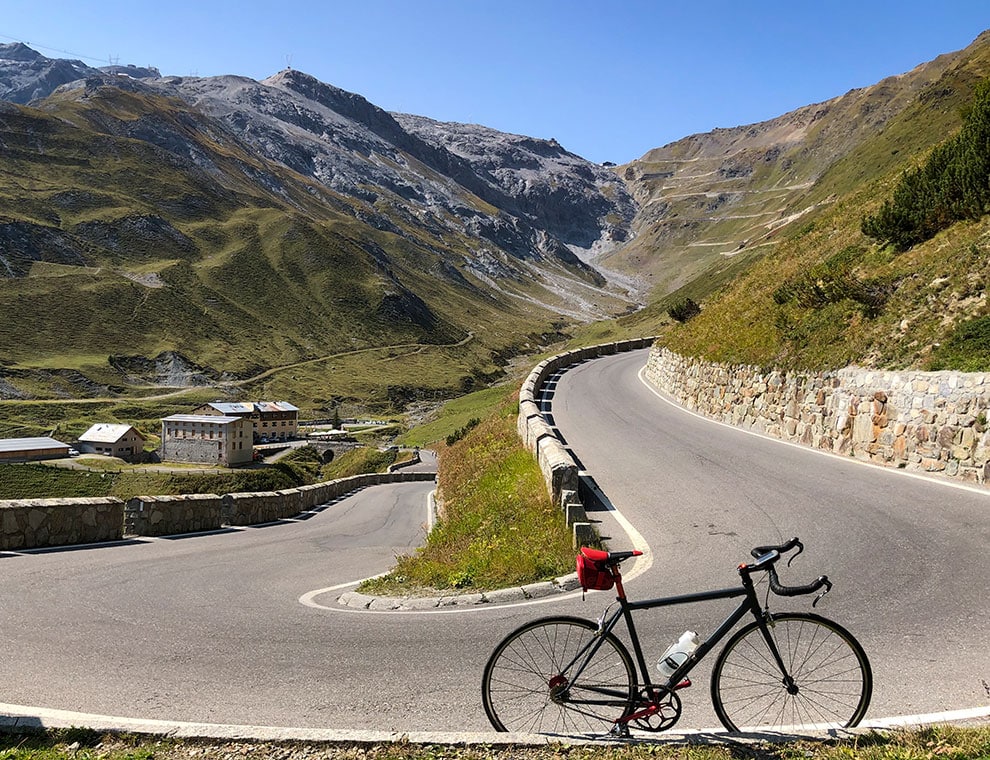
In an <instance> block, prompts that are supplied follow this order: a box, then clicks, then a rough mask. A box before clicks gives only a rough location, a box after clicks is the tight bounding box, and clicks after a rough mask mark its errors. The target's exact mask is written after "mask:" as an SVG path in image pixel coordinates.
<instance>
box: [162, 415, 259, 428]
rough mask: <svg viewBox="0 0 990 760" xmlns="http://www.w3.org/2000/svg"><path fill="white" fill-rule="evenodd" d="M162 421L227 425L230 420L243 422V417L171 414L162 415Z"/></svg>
mask: <svg viewBox="0 0 990 760" xmlns="http://www.w3.org/2000/svg"><path fill="white" fill-rule="evenodd" d="M162 422H202V423H204V424H206V425H229V424H230V423H231V422H244V418H243V417H218V416H217V415H215V414H173V415H172V416H171V417H163V418H162Z"/></svg>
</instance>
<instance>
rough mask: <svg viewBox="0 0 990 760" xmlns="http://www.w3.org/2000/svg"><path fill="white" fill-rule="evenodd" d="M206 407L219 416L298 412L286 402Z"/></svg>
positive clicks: (223, 403) (221, 403) (218, 403)
mask: <svg viewBox="0 0 990 760" xmlns="http://www.w3.org/2000/svg"><path fill="white" fill-rule="evenodd" d="M206 406H209V407H211V408H213V409H216V410H217V411H218V412H220V414H254V413H255V412H298V411H299V407H298V406H293V405H292V404H290V403H289V402H288V401H211V402H209V403H208V404H206Z"/></svg>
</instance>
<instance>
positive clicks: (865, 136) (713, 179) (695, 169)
mask: <svg viewBox="0 0 990 760" xmlns="http://www.w3.org/2000/svg"><path fill="white" fill-rule="evenodd" d="M986 44H987V35H986V34H984V35H982V36H981V37H980V38H979V39H978V40H977V41H976V42H975V43H974V45H973V47H972V48H971V49H970V50H968V51H959V52H957V53H951V54H946V55H943V56H940V57H939V58H937V59H935V60H934V61H930V62H928V63H925V64H922V65H919V66H917V67H916V68H915V69H914V70H912V71H910V72H907V73H905V74H901V75H897V76H892V77H889V78H887V79H884V80H883V81H881V82H879V83H877V84H875V85H872V86H870V87H865V88H862V89H856V90H851V91H850V92H848V93H846V94H845V95H841V96H839V97H836V98H833V99H832V100H829V101H826V102H824V103H817V104H813V105H809V106H805V107H803V108H799V109H797V110H795V111H792V112H790V113H787V114H784V115H782V116H779V117H777V118H774V119H771V120H768V121H764V122H761V123H757V124H748V125H744V126H739V127H733V128H723V129H715V130H712V131H711V132H707V133H704V134H697V135H690V136H688V137H685V138H683V139H681V140H677V141H676V142H673V143H670V144H669V145H665V146H663V147H660V148H656V149H654V150H651V151H649V152H648V153H646V154H645V155H644V156H642V157H641V158H639V159H637V160H635V161H631V162H630V163H628V164H625V165H624V166H621V167H619V169H618V170H619V171H620V173H621V174H622V176H623V178H624V179H625V181H626V184H627V187H628V189H629V191H630V193H631V194H632V195H633V197H634V198H635V199H636V200H637V202H638V204H639V206H640V208H641V212H640V214H639V215H638V216H637V218H636V220H635V221H634V223H633V225H632V233H633V234H632V238H633V243H632V244H631V245H629V246H627V247H625V248H624V249H622V250H621V251H618V252H615V253H613V254H612V255H611V256H606V258H605V261H604V262H603V263H606V264H607V265H608V266H610V267H613V268H615V269H617V270H619V271H624V272H627V273H629V274H633V275H638V276H641V277H645V278H648V279H649V281H650V283H651V284H652V285H653V286H654V288H656V289H657V291H658V293H657V295H663V294H665V293H669V292H671V291H673V290H676V289H677V288H678V287H680V286H682V285H685V284H686V283H688V282H691V281H692V280H693V279H695V278H696V277H697V276H699V275H700V274H701V273H702V272H704V271H705V270H706V269H708V268H709V267H710V266H712V265H713V263H718V262H721V263H723V264H724V263H725V262H726V261H727V260H729V259H732V258H734V257H737V256H740V255H741V254H749V253H752V252H754V251H755V252H757V253H765V252H766V251H768V250H770V249H772V248H773V246H774V245H776V241H777V240H778V239H779V237H780V231H781V230H782V229H784V228H786V227H788V226H790V225H800V224H801V223H802V220H804V221H806V219H805V217H806V215H808V214H809V213H811V212H813V211H814V210H816V209H819V208H821V207H822V206H823V205H827V204H828V203H830V202H832V201H833V200H834V197H835V194H836V193H841V192H845V191H847V190H849V189H850V188H851V187H852V185H851V184H848V183H847V184H846V185H845V186H838V187H830V188H829V190H828V192H825V193H823V192H821V189H822V187H824V186H825V185H823V183H822V181H821V180H822V179H823V177H824V176H825V175H826V174H827V173H828V172H829V170H830V169H831V168H832V167H833V166H835V165H836V163H837V162H840V161H841V160H843V159H844V158H846V157H848V156H849V155H851V154H853V153H854V152H856V151H857V150H858V149H859V148H860V147H861V146H863V145H864V144H867V143H869V142H871V141H874V140H876V139H882V136H883V135H884V133H885V132H886V131H887V130H888V127H889V125H890V124H891V123H892V122H893V121H894V120H896V119H897V118H898V117H899V116H900V115H901V114H903V113H904V112H905V110H907V109H911V108H913V107H915V106H916V104H917V101H918V98H919V97H922V96H924V97H934V96H935V95H937V93H938V91H939V90H940V89H945V87H947V86H948V85H947V84H946V83H945V82H943V81H942V80H943V78H944V77H946V76H948V74H949V72H952V71H953V70H955V69H957V68H959V67H960V66H961V65H963V62H964V61H966V60H968V59H969V58H970V57H971V56H972V55H973V53H974V50H976V49H979V48H983V47H985V46H986ZM940 82H941V84H940ZM942 97H943V98H944V97H945V95H944V94H943V95H942ZM936 124H939V125H942V126H943V127H944V128H945V129H948V128H950V127H949V125H948V124H947V123H946V119H945V118H944V116H942V117H939V118H938V120H937V122H936ZM932 126H934V125H932ZM942 135H944V132H943V133H942ZM898 138H899V140H901V141H902V144H900V145H898V146H892V147H891V152H890V153H888V155H887V156H886V157H885V160H884V161H882V162H879V163H878V162H873V163H872V164H870V165H869V166H868V167H867V166H864V167H862V169H863V171H861V172H860V173H859V176H858V177H856V178H850V179H857V180H864V179H869V178H871V177H872V176H876V174H878V173H882V172H884V171H887V170H889V169H890V168H891V167H896V166H898V165H899V164H900V163H901V162H902V161H903V159H904V157H905V156H906V155H907V154H909V153H910V152H912V151H913V149H915V148H916V147H918V146H919V145H920V146H922V147H924V146H928V145H931V141H932V140H933V139H938V138H939V135H938V134H936V133H933V130H932V129H931V128H929V127H926V128H924V129H921V130H920V131H916V133H915V134H914V135H912V134H903V135H898ZM867 169H868V172H867V171H866V170H867Z"/></svg>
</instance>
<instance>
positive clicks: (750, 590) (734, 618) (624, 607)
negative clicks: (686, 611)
mask: <svg viewBox="0 0 990 760" xmlns="http://www.w3.org/2000/svg"><path fill="white" fill-rule="evenodd" d="M740 596H744V597H746V598H745V599H743V600H742V601H741V602H740V603H739V606H738V607H737V608H736V609H735V610H734V611H733V612H732V613H730V614H729V616H728V617H727V618H726V619H725V620H724V621H723V622H722V624H721V625H720V626H719V627H718V628H716V629H715V631H714V632H713V633H712V634H711V635H710V636H708V638H707V639H705V640H704V641H703V642H701V643H700V644H699V645H698V648H697V649H695V650H694V652H693V653H692V654H691V655H690V656H689V657H688V658H687V659H686V660H685V661H684V662H683V663H682V664H681V665H680V667H678V668H677V669H676V670H675V671H674V672H673V673H672V674H671V675H670V677H669V678H668V679H667V681H666V683H662V684H654V683H653V682H652V681H651V680H650V669H649V666H648V665H647V664H646V658H645V656H644V655H643V647H642V645H641V644H640V642H639V634H638V633H637V631H636V624H635V623H634V622H633V617H632V613H633V612H635V611H637V610H651V609H656V608H658V607H674V606H677V605H681V604H695V603H698V602H711V601H715V600H718V599H734V598H736V597H740ZM616 601H617V602H618V603H619V609H618V610H616V611H615V612H614V613H612V615H611V616H610V617H608V618H607V619H606V617H605V615H604V614H603V615H602V617H601V618H600V619H599V621H598V630H599V635H598V637H597V638H596V640H595V641H593V642H591V645H590V647H589V648H587V649H586V650H585V651H583V652H579V653H578V654H577V656H576V657H575V658H574V659H573V660H572V661H571V662H570V664H569V665H568V666H567V667H566V668H565V669H564V672H566V671H567V670H569V669H570V668H571V667H573V666H574V665H575V664H576V663H578V662H579V661H580V660H582V659H583V660H584V662H582V663H581V664H580V665H579V666H578V670H577V671H576V672H575V673H574V675H573V677H572V678H571V679H570V680H571V681H575V680H577V679H578V678H580V676H581V672H582V671H583V670H584V665H585V663H587V662H589V661H590V659H591V657H592V656H593V655H594V653H595V652H596V651H598V648H599V647H600V646H601V643H602V642H603V641H604V639H605V636H606V635H607V634H609V633H611V632H612V631H613V630H614V629H615V627H616V626H617V625H618V623H619V620H620V619H622V620H625V622H626V628H627V629H628V631H629V638H630V640H631V641H632V646H633V655H634V656H635V658H636V665H637V667H638V668H639V670H640V673H641V674H642V677H643V682H642V683H638V684H637V686H638V687H639V688H641V689H645V690H646V691H647V692H648V693H649V694H650V698H651V699H656V698H657V697H656V694H655V692H656V691H657V690H658V689H664V690H666V691H672V690H673V689H674V688H675V687H676V686H677V684H679V683H681V682H682V681H683V680H684V678H685V677H686V676H687V675H688V674H689V673H690V672H691V671H692V670H693V669H694V667H695V666H696V665H697V664H698V663H699V662H700V661H701V659H702V658H703V657H705V655H707V654H708V653H709V652H710V651H711V650H712V649H714V648H715V646H716V644H718V643H719V642H720V641H721V640H722V639H723V638H725V636H726V634H727V633H728V632H729V631H730V630H732V629H733V628H734V627H735V626H736V624H737V623H738V622H739V621H740V620H742V619H743V618H744V617H745V616H746V614H747V613H749V614H752V615H753V617H754V618H755V619H756V621H757V622H758V623H759V625H760V627H761V629H762V631H763V637H764V639H766V642H767V646H768V647H769V648H770V651H771V653H772V654H773V657H774V660H775V661H776V663H777V666H778V667H779V668H780V671H781V674H782V675H783V677H784V679H785V680H788V679H789V678H790V676H789V674H788V673H787V669H786V667H785V665H784V662H783V660H782V659H781V657H780V652H779V651H778V650H777V646H776V644H775V643H774V641H773V637H771V636H770V634H769V631H768V630H767V626H766V620H765V618H764V615H763V613H762V611H761V609H760V603H759V600H758V599H757V596H756V590H755V588H754V585H753V581H752V579H751V578H750V577H749V574H748V573H743V574H742V586H737V587H734V588H724V589H718V590H715V591H703V592H701V593H695V594H683V595H680V596H666V597H659V598H657V599H647V600H644V601H639V602H630V601H628V600H627V599H625V598H624V596H618V597H616ZM628 717H630V716H623V718H628ZM623 718H620V719H619V721H618V722H624V721H623Z"/></svg>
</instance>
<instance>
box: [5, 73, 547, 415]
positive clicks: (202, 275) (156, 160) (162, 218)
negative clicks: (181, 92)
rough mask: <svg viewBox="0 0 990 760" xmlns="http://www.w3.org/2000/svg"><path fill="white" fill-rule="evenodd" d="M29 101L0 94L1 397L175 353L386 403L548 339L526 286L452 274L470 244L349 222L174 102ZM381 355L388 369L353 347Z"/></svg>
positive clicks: (61, 385) (102, 97) (296, 387)
mask: <svg viewBox="0 0 990 760" xmlns="http://www.w3.org/2000/svg"><path fill="white" fill-rule="evenodd" d="M42 105H43V108H28V107H20V106H14V105H11V104H0V134H2V135H3V140H4V151H3V154H2V157H0V168H2V171H0V395H3V396H6V397H8V398H14V399H17V398H31V397H46V396H47V397H58V396H60V395H67V396H101V395H107V396H111V397H112V396H115V395H120V394H125V395H134V394H146V391H145V390H142V386H144V385H151V384H154V383H158V382H160V380H157V379H155V378H153V377H152V376H151V375H150V374H149V373H144V374H143V375H142V374H141V373H137V374H135V373H133V372H132V373H128V372H122V371H121V369H120V367H121V366H123V365H127V366H134V365H135V364H136V363H140V361H144V362H145V363H147V362H148V361H150V360H154V359H155V358H156V357H160V356H162V355H164V354H167V353H169V352H174V353H177V354H179V355H181V356H182V357H184V359H185V360H187V361H188V362H189V363H191V364H193V365H195V366H196V367H198V368H200V369H202V371H203V374H204V376H206V377H208V378H210V379H211V380H213V381H215V382H218V383H219V382H225V381H226V382H229V383H234V384H236V385H230V386H228V388H227V391H229V393H230V394H232V395H245V394H251V393H254V394H255V395H259V394H266V395H268V394H272V395H274V394H278V395H279V397H283V398H288V397H292V396H291V394H294V393H302V392H305V395H306V398H304V399H303V404H302V405H304V406H306V405H309V404H313V405H314V408H318V407H319V406H320V404H322V403H324V402H326V401H327V400H332V399H340V398H349V399H353V400H355V401H360V400H362V397H363V398H364V399H365V400H368V401H370V402H371V403H372V404H373V405H378V406H389V405H393V406H394V405H396V404H399V403H401V402H402V401H403V400H408V399H410V398H412V399H415V398H437V397H439V398H443V397H449V396H451V395H454V394H456V393H459V392H462V391H463V390H465V389H470V388H471V387H473V385H474V384H475V383H476V382H483V380H484V379H485V378H488V377H490V376H492V375H493V374H494V373H497V372H498V371H499V369H498V366H497V358H498V357H504V356H511V355H512V354H514V353H516V352H518V351H519V350H520V349H522V348H523V347H524V345H525V343H526V342H527V341H529V340H531V339H532V337H531V336H538V335H540V334H542V333H545V332H552V331H553V330H554V325H555V323H556V321H557V319H558V317H557V315H555V314H553V313H552V312H549V311H547V310H546V309H541V308H535V307H534V306H533V305H532V304H531V303H528V302H527V299H526V296H527V293H530V292H532V289H533V288H535V287H540V286H539V285H537V284H534V283H532V282H529V281H527V280H525V279H524V278H519V280H518V281H517V282H515V283H507V284H506V285H505V287H504V288H503V292H500V291H499V290H497V289H495V290H493V289H491V288H489V287H487V286H486V285H485V284H484V283H482V282H480V281H478V280H477V279H476V278H474V277H473V276H472V275H471V274H470V272H468V271H466V270H464V269H463V260H464V257H465V256H466V255H468V254H469V253H470V251H471V242H470V241H469V240H467V239H460V238H458V237H457V236H456V235H445V236H444V238H443V239H438V238H437V237H436V236H432V237H431V234H430V231H429V230H428V229H426V228H424V227H422V226H416V225H415V224H412V223H411V222H409V221H408V220H407V219H406V218H405V217H404V216H403V215H402V214H400V213H399V212H398V211H396V210H395V209H392V211H391V212H390V211H389V209H388V208H387V204H385V205H384V206H383V207H382V208H381V209H380V211H381V213H383V214H388V213H394V216H393V217H392V219H393V220H394V222H392V223H390V224H387V225H386V224H378V228H376V227H375V226H372V225H371V224H369V223H366V222H365V221H361V219H359V218H358V217H359V215H358V214H356V213H355V209H354V208H353V207H352V205H351V204H353V201H352V200H350V199H346V198H343V197H340V196H336V195H335V194H334V193H333V192H332V191H330V190H328V189H327V188H325V187H322V186H316V185H314V184H313V183H312V182H310V181H308V180H306V179H305V178H303V177H301V176H299V175H296V174H294V173H293V172H291V171H289V170H288V169H286V168H284V167H280V166H276V165H273V164H268V163H265V162H264V161H263V160H261V159H260V158H258V157H257V156H256V155H253V154H252V152H251V151H250V150H249V149H248V148H246V147H245V146H243V145H241V144H240V143H239V142H238V141H237V139H236V138H234V137H233V136H232V135H231V134H229V133H225V132H223V131H222V130H221V129H220V128H219V127H218V126H217V125H216V124H215V123H213V122H210V121H209V120H208V119H206V118H205V117H202V116H201V115H199V114H198V113H196V112H195V111H193V110H192V109H190V108H189V107H188V106H186V105H185V104H182V103H180V102H178V101H173V100H171V99H168V98H163V97H158V96H153V95H148V94H145V93H141V92H129V91H125V90H118V89H115V88H107V87H102V88H98V89H97V90H95V91H93V92H88V91H87V93H86V94H85V95H84V96H81V95H80V94H79V93H78V92H76V93H67V94H57V95H56V96H53V97H52V98H50V99H48V100H47V101H45V102H44V103H43V104H42ZM475 200H477V199H475ZM477 202H478V203H479V204H480V201H477ZM376 224H377V223H376ZM451 262H453V263H451ZM458 262H461V263H458ZM389 347H396V348H398V349H399V350H400V351H401V352H403V353H404V354H405V355H404V356H391V357H389V358H390V360H391V361H390V364H391V367H390V369H391V370H395V369H396V368H398V367H402V368H403V369H402V371H383V368H382V366H381V361H380V358H379V357H373V356H371V355H364V356H362V357H361V358H362V359H364V358H368V359H370V360H371V361H370V369H369V368H368V366H366V365H365V364H364V362H363V361H360V360H357V361H356V360H355V359H354V358H353V357H354V356H355V355H356V352H361V351H369V350H372V349H382V350H387V349H388V348H389ZM403 347H405V348H403ZM412 347H415V349H413V348H412ZM413 350H415V351H417V352H419V354H420V355H419V356H416V357H414V356H411V354H412V352H413ZM426 356H429V357H430V360H429V361H423V360H422V359H423V358H424V357H426ZM112 357H113V358H112ZM121 357H123V361H120V359H121ZM338 357H351V358H350V359H348V360H347V361H345V362H343V364H345V365H346V366H347V368H348V374H347V376H346V378H344V380H343V384H342V385H336V384H335V381H337V380H340V379H341V373H340V372H338V371H336V368H337V363H336V361H335V359H336V358H338ZM299 365H305V373H304V374H305V375H306V376H305V378H300V377H299V374H300V373H298V372H295V369H296V368H297V367H299ZM67 374H72V376H73V377H74V378H75V380H78V382H68V381H66V380H65V376H66V375H67ZM252 378H259V380H258V382H257V383H253V382H252ZM331 380H333V381H334V382H331Z"/></svg>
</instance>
